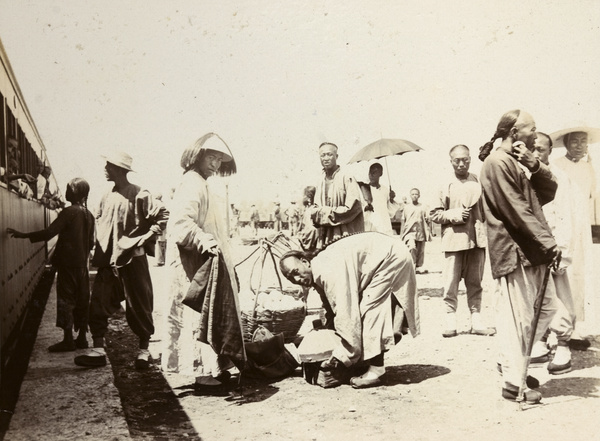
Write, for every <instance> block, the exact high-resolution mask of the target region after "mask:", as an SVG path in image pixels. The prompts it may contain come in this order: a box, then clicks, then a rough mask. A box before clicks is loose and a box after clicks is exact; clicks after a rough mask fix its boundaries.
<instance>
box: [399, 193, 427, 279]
mask: <svg viewBox="0 0 600 441" xmlns="http://www.w3.org/2000/svg"><path fill="white" fill-rule="evenodd" d="M420 197H421V192H420V191H419V189H418V188H413V189H411V190H410V199H411V201H412V203H411V204H406V205H405V206H404V211H403V214H402V223H403V224H404V225H403V227H402V228H403V231H402V240H404V243H405V244H406V246H407V247H408V249H409V251H410V255H411V256H412V258H413V262H414V263H415V267H416V273H417V274H425V273H427V270H426V269H423V263H424V260H425V243H426V242H429V241H430V240H431V231H430V227H429V224H430V223H431V219H430V217H429V213H428V211H427V208H426V207H425V206H424V205H423V204H421V203H419V198H420Z"/></svg>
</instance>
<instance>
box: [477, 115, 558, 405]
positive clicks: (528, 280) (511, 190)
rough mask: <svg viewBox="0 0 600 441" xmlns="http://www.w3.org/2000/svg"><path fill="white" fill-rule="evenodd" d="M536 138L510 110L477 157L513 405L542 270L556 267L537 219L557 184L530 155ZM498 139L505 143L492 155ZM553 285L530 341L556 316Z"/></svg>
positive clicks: (527, 121)
mask: <svg viewBox="0 0 600 441" xmlns="http://www.w3.org/2000/svg"><path fill="white" fill-rule="evenodd" d="M536 137H537V135H536V127H535V121H534V119H533V117H532V116H531V115H530V114H528V113H527V112H523V111H521V110H513V111H510V112H507V113H505V114H504V115H503V116H502V118H501V119H500V122H499V123H498V126H497V128H496V131H495V132H494V135H493V136H492V139H491V140H490V141H489V142H487V143H486V144H484V146H483V147H481V149H480V155H479V158H480V159H482V160H484V163H483V166H482V168H481V173H480V177H481V185H482V187H483V200H484V211H485V219H486V225H487V234H488V246H489V255H490V263H491V267H492V277H494V279H496V280H497V282H498V301H497V320H496V325H497V329H498V339H499V349H500V354H499V355H500V366H501V368H502V376H503V380H504V387H503V388H502V397H503V398H505V399H507V400H512V401H516V400H517V397H518V394H519V389H520V388H521V387H523V386H524V383H525V379H526V376H527V372H526V368H527V355H528V354H527V346H528V342H529V339H530V334H531V332H532V325H533V318H534V304H535V301H536V296H537V294H538V291H539V289H540V287H541V286H542V283H543V279H544V275H545V271H546V268H547V266H548V265H550V264H553V263H555V262H558V261H559V260H560V251H559V249H558V246H557V244H556V241H555V240H554V237H553V236H552V230H551V229H550V227H549V226H548V223H547V222H546V219H545V217H544V213H543V212H542V205H544V204H546V203H548V202H550V201H551V200H552V199H554V195H555V193H556V188H557V183H556V180H555V178H554V175H553V174H552V172H551V171H550V169H549V168H548V166H546V165H545V164H542V163H541V162H540V161H539V160H538V159H536V158H535V157H534V155H533V153H532V151H533V148H534V142H535V139H536ZM498 139H501V140H502V142H501V143H500V145H499V146H498V148H497V149H496V150H495V151H494V152H492V153H491V155H490V152H491V150H492V149H493V146H494V142H495V141H496V140H498ZM528 175H530V177H529V178H528ZM551 282H552V279H550V280H549V282H548V286H547V289H546V301H545V302H544V305H543V307H542V310H541V315H540V318H539V322H538V326H537V329H536V334H535V341H537V340H540V339H541V337H542V335H543V334H544V332H545V330H546V329H547V328H548V326H549V324H550V321H551V320H552V318H553V316H554V314H555V313H556V294H555V293H554V284H553V283H551ZM533 383H534V382H532V381H529V383H528V387H534V386H535V384H533ZM538 384H539V383H538ZM522 398H523V399H524V401H525V402H527V403H532V404H533V403H539V402H540V401H541V399H542V394H541V393H540V392H539V391H536V390H532V389H526V390H525V391H524V395H523V397H522Z"/></svg>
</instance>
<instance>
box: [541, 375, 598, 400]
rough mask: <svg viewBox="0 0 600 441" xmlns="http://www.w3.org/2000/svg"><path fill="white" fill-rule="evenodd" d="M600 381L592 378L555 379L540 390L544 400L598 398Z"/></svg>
mask: <svg viewBox="0 0 600 441" xmlns="http://www.w3.org/2000/svg"><path fill="white" fill-rule="evenodd" d="M599 388H600V379H598V378H590V377H567V378H553V379H551V380H550V381H548V382H547V383H545V384H544V385H543V386H541V387H540V388H539V389H538V390H539V391H540V392H541V393H542V396H543V397H544V398H551V397H565V396H575V397H580V398H598V396H600V390H599Z"/></svg>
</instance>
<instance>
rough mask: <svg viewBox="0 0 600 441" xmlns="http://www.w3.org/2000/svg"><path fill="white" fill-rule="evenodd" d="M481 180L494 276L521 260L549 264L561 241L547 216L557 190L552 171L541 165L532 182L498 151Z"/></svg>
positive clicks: (510, 158)
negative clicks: (544, 209)
mask: <svg viewBox="0 0 600 441" xmlns="http://www.w3.org/2000/svg"><path fill="white" fill-rule="evenodd" d="M479 177H480V181H481V185H482V187H483V196H484V197H483V200H484V211H485V219H486V225H487V232H488V249H489V254H490V263H491V267H492V276H493V277H494V278H495V279H497V278H499V277H503V276H506V275H507V274H510V273H511V272H513V271H514V270H515V269H516V268H517V266H518V264H519V262H522V263H523V264H524V265H525V266H527V265H541V264H548V263H550V262H551V261H552V253H551V250H552V249H553V248H554V247H555V246H556V242H555V240H554V238H553V237H552V230H551V229H550V227H549V226H548V223H547V222H546V218H545V217H544V213H543V212H542V205H544V204H546V203H548V202H550V201H552V200H553V199H554V194H555V193H556V188H557V187H558V184H557V183H556V178H555V177H554V175H553V174H552V172H551V171H550V169H549V168H548V167H547V166H546V165H544V164H541V163H540V168H539V170H538V171H537V172H536V173H533V174H532V175H531V177H530V178H528V177H527V175H526V174H525V172H524V171H523V169H522V168H521V166H520V165H519V163H518V161H517V160H516V159H515V158H514V157H512V156H511V155H509V154H508V153H506V152H505V151H504V150H500V149H498V150H496V151H494V152H493V153H492V154H491V155H490V156H489V157H488V158H487V159H486V160H485V162H484V163H483V166H482V168H481V173H480V175H479Z"/></svg>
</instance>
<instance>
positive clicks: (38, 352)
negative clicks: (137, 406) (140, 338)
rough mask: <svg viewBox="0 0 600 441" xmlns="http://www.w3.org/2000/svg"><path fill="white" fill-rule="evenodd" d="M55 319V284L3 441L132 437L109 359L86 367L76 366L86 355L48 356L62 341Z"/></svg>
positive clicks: (63, 354)
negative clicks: (90, 367) (81, 356)
mask: <svg viewBox="0 0 600 441" xmlns="http://www.w3.org/2000/svg"><path fill="white" fill-rule="evenodd" d="M55 320H56V280H55V281H54V283H53V285H52V289H51V291H50V295H49V297H48V302H47V304H46V308H45V311H44V314H43V317H42V321H41V323H40V327H39V329H38V333H37V338H36V341H35V344H34V346H33V351H32V353H31V357H30V360H29V366H28V368H27V372H26V374H25V377H24V379H23V383H22V384H21V389H20V393H19V399H18V401H17V405H16V407H15V410H14V414H13V415H12V418H11V421H10V424H9V427H8V431H7V432H6V433H5V436H4V440H5V441H21V440H63V441H70V440H73V441H75V440H90V441H92V440H111V441H117V440H119V441H121V440H129V439H131V437H130V434H129V429H128V427H127V422H126V420H125V414H124V412H123V408H122V405H121V400H120V398H119V392H118V390H117V388H116V387H115V385H114V377H113V370H112V368H111V365H110V361H108V364H107V366H105V367H102V368H95V369H86V368H81V367H78V366H76V365H75V364H74V363H73V358H74V357H75V356H76V355H78V352H82V351H75V352H65V353H50V352H48V346H50V345H52V344H54V343H56V342H57V341H59V340H60V339H61V338H62V330H61V329H59V328H57V327H56V326H55ZM88 340H91V339H90V338H89V336H88Z"/></svg>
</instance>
